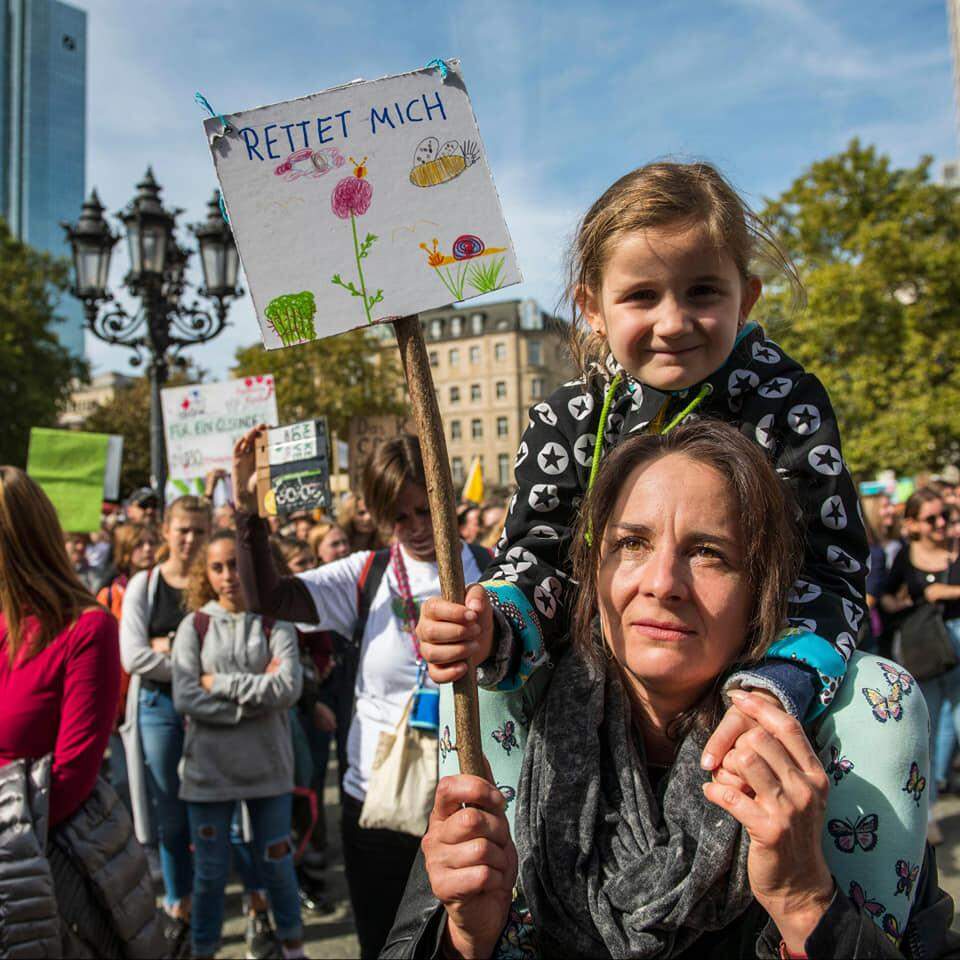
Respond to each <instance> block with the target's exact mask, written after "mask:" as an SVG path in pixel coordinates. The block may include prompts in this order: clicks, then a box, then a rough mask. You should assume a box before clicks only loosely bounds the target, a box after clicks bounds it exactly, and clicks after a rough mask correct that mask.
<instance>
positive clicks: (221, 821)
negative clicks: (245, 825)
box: [187, 800, 236, 957]
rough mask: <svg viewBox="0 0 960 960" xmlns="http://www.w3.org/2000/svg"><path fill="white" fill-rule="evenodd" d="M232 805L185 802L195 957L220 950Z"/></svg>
mask: <svg viewBox="0 0 960 960" xmlns="http://www.w3.org/2000/svg"><path fill="white" fill-rule="evenodd" d="M235 805H236V804H235V802H234V801H232V800H227V801H225V802H222V803H188V804H187V809H188V813H189V819H190V835H191V837H192V838H193V848H194V852H195V856H196V864H195V872H194V878H193V920H192V939H193V955H194V957H212V956H213V955H214V954H215V953H216V952H217V950H218V949H219V948H220V934H221V932H222V930H223V897H224V892H225V891H226V888H227V877H228V876H229V874H230V821H231V819H232V818H233V810H234V807H235Z"/></svg>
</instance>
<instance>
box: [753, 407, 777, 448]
mask: <svg viewBox="0 0 960 960" xmlns="http://www.w3.org/2000/svg"><path fill="white" fill-rule="evenodd" d="M755 434H756V438H757V443H759V444H760V446H761V447H766V448H767V450H772V449H773V414H772V413H767V414H764V416H762V417H761V418H760V419H759V420H758V421H757V429H756V431H755Z"/></svg>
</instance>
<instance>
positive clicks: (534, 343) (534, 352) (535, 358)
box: [527, 340, 543, 367]
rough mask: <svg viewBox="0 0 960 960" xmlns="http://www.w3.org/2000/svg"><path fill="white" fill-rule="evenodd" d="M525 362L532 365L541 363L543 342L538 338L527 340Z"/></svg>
mask: <svg viewBox="0 0 960 960" xmlns="http://www.w3.org/2000/svg"><path fill="white" fill-rule="evenodd" d="M527 363H529V364H531V365H532V366H534V367H539V366H540V364H541V363H543V344H542V343H541V342H540V341H539V340H528V341H527Z"/></svg>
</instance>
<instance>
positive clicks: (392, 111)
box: [204, 60, 522, 776]
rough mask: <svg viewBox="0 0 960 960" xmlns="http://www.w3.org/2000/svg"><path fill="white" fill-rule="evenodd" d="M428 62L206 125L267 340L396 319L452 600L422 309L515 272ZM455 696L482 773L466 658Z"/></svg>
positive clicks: (487, 189) (457, 82)
mask: <svg viewBox="0 0 960 960" xmlns="http://www.w3.org/2000/svg"><path fill="white" fill-rule="evenodd" d="M431 63H439V64H440V65H441V67H442V69H433V68H432V67H428V68H425V69H421V70H414V71H412V72H410V73H404V74H400V75H397V76H391V77H384V78H383V79H380V80H374V81H371V82H354V83H349V84H346V85H344V86H340V87H334V88H333V89H330V90H326V91H323V92H321V93H316V94H312V95H310V96H307V97H301V98H300V99H297V100H290V101H287V102H286V103H277V104H271V105H269V106H265V107H258V108H256V109H253V110H244V111H241V112H239V113H229V114H226V115H219V114H218V115H216V116H213V117H211V118H210V119H208V120H206V121H205V123H204V129H205V133H206V136H207V142H208V143H209V145H210V151H211V153H212V155H213V161H214V165H215V166H216V170H217V177H218V178H219V180H220V186H221V189H222V192H223V201H224V203H225V206H226V210H227V213H228V215H229V218H230V226H231V228H232V230H233V235H234V238H235V240H236V243H237V249H238V251H239V254H240V259H241V261H242V263H243V269H244V272H245V273H246V279H247V286H248V288H249V290H250V297H251V299H252V300H253V304H254V307H255V309H256V312H257V318H258V320H259V322H260V332H261V336H262V338H263V342H264V346H266V347H267V349H274V348H276V347H289V346H295V345H297V344H300V343H306V342H308V341H310V340H316V339H320V338H322V337H329V336H333V335H334V334H337V333H342V332H345V331H347V330H352V329H356V328H358V327H366V326H368V325H370V324H377V323H384V322H387V321H391V322H393V323H394V324H395V328H396V332H397V340H398V342H399V344H400V355H401V358H402V361H403V369H404V372H405V374H406V378H407V385H408V388H409V392H410V400H411V406H412V409H413V413H414V418H415V420H416V423H417V428H418V432H419V434H420V447H421V450H422V452H423V464H424V469H425V471H426V476H427V492H428V495H429V500H430V509H431V513H432V516H433V529H434V537H435V540H436V550H437V566H438V569H439V573H440V585H441V590H442V592H443V596H444V598H445V599H447V600H451V601H456V602H459V603H463V600H464V583H463V569H462V566H461V562H460V538H459V536H458V535H457V525H456V518H455V513H454V510H455V508H454V492H453V484H452V479H451V476H450V468H449V464H448V461H447V447H446V442H445V440H444V433H443V426H442V423H441V420H440V411H439V409H438V407H437V401H436V394H435V392H434V386H433V379H432V377H431V375H430V364H429V360H428V356H427V351H426V349H425V347H424V342H423V335H422V333H421V329H420V320H419V317H418V313H419V312H421V311H424V310H429V309H431V308H434V307H445V306H447V305H448V304H449V303H451V302H460V301H463V300H468V299H470V298H471V297H476V296H480V295H481V294H487V293H491V292H492V291H494V290H500V289H502V288H504V287H507V286H509V285H511V284H514V283H519V282H520V281H521V280H522V277H521V275H520V269H519V267H518V265H517V259H516V255H515V253H514V249H513V243H512V241H511V239H510V234H509V232H508V230H507V225H506V223H505V222H504V219H503V212H502V210H501V208H500V198H499V197H498V196H497V191H496V188H495V187H494V185H493V178H492V176H491V174H490V169H489V167H488V165H487V160H486V155H485V153H484V150H483V143H482V141H481V139H480V131H479V130H478V128H477V121H476V117H475V116H474V113H473V107H472V106H471V103H470V98H469V96H468V95H467V88H466V85H465V84H464V81H463V75H462V73H461V71H460V64H459V62H458V61H456V60H448V61H446V62H445V63H442V62H440V61H431ZM398 318H400V319H398ZM271 462H272V460H271ZM265 476H266V475H264V477H265ZM272 482H273V479H271V483H272ZM267 492H268V491H267V489H266V486H264V495H266V493H267ZM284 495H285V496H287V495H288V494H286V493H285V494H284ZM289 495H290V496H292V493H291V494H289ZM277 506H278V507H279V503H278V504H277ZM454 700H455V704H454V706H455V716H456V728H457V756H458V758H459V762H460V769H461V770H462V771H463V772H465V773H471V774H475V775H477V776H484V775H485V766H484V762H483V752H482V750H481V746H480V743H481V742H480V729H479V717H478V706H477V689H476V679H475V677H474V676H473V675H472V674H468V676H467V677H465V678H464V679H462V680H460V681H458V682H457V683H456V684H455V685H454Z"/></svg>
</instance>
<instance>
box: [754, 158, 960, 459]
mask: <svg viewBox="0 0 960 960" xmlns="http://www.w3.org/2000/svg"><path fill="white" fill-rule="evenodd" d="M930 166H931V159H930V158H929V157H925V158H923V159H921V161H920V162H919V163H918V164H917V165H916V166H915V167H911V168H907V169H898V168H896V167H894V166H893V165H892V164H891V163H890V160H889V158H888V157H886V156H884V155H882V154H880V153H878V152H877V151H876V149H875V148H873V147H868V146H862V145H861V144H860V142H859V141H857V140H853V141H852V142H851V143H850V145H849V146H848V147H847V149H846V150H845V151H844V152H842V153H840V154H838V155H836V156H832V157H828V158H826V159H825V160H819V161H817V162H816V163H813V164H812V165H811V166H810V168H809V169H808V170H806V171H805V172H804V173H803V174H802V175H801V176H800V177H799V178H798V179H797V180H795V181H794V183H793V184H792V185H791V186H790V187H789V188H788V189H787V190H786V191H785V192H784V193H783V194H782V195H781V196H780V197H779V198H777V199H775V200H769V201H768V202H767V203H766V206H765V208H764V210H763V211H762V213H761V216H762V217H763V219H764V220H765V221H766V222H767V223H769V224H770V225H771V226H772V227H773V228H774V230H775V232H776V233H777V235H778V237H779V238H780V239H781V241H782V242H783V244H784V246H785V248H786V250H787V251H788V252H789V253H790V255H791V256H792V257H793V259H794V262H795V263H796V264H797V267H798V269H799V272H800V276H801V278H802V280H803V285H804V287H805V290H806V299H807V305H806V309H805V310H802V311H800V312H796V311H794V310H792V309H791V300H792V299H793V294H792V291H791V290H790V288H789V285H788V284H787V283H785V282H784V281H783V279H782V278H778V277H768V278H765V279H767V280H768V283H767V286H766V292H765V296H764V298H763V300H762V301H761V305H760V307H759V309H758V318H759V319H761V321H762V322H764V323H765V325H766V326H767V328H768V330H769V331H770V333H771V335H772V336H774V337H775V338H776V339H777V340H779V341H780V342H781V343H782V344H783V346H784V348H785V349H786V350H787V351H788V352H789V353H790V354H791V355H792V356H793V357H794V358H795V359H797V360H798V361H800V362H801V363H802V364H803V365H804V366H805V367H806V368H807V370H809V371H810V372H812V373H815V374H816V375H817V376H819V377H820V378H821V380H822V381H823V382H824V384H825V385H826V387H827V389H828V390H829V392H830V396H831V399H832V400H833V404H834V408H835V410H836V412H837V416H838V418H839V422H840V429H841V435H842V437H843V442H844V455H845V457H846V459H847V461H848V463H849V465H850V468H851V470H852V471H853V473H854V474H856V475H859V476H861V477H864V476H872V475H874V474H875V473H876V471H878V470H881V469H884V468H890V469H894V470H896V471H897V472H898V473H900V474H902V475H913V474H915V473H916V472H918V471H920V470H936V469H938V468H941V467H942V466H944V465H945V464H946V463H951V462H955V461H956V460H957V459H958V457H960V377H958V370H960V204H958V191H957V190H955V189H953V188H950V187H946V186H942V185H940V184H937V183H934V182H933V181H932V180H931V177H930Z"/></svg>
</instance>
